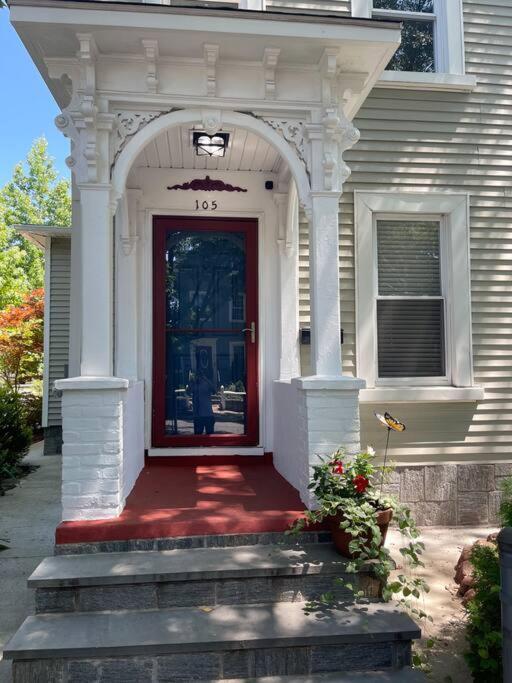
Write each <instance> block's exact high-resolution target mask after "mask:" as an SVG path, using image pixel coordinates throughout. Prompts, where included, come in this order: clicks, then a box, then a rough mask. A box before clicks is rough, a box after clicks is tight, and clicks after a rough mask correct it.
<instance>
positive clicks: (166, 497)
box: [56, 456, 304, 544]
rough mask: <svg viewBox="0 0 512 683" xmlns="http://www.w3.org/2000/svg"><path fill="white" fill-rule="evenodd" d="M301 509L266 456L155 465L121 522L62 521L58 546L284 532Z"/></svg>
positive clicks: (149, 463)
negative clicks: (64, 544) (96, 542)
mask: <svg viewBox="0 0 512 683" xmlns="http://www.w3.org/2000/svg"><path fill="white" fill-rule="evenodd" d="M303 510H304V505H303V503H302V502H301V500H300V497H299V494H298V492H297V491H296V490H295V489H294V488H293V487H292V486H291V485H290V484H289V483H288V482H287V481H286V480H285V479H283V477H281V475H280V474H279V473H278V472H277V471H276V470H275V469H274V467H273V465H272V460H271V457H267V456H265V457H250V456H244V457H242V456H241V457H237V456H225V457H219V456H216V457H207V456H206V457H198V458H191V457H181V458H180V457H175V458H153V459H148V460H147V461H146V466H145V467H144V469H143V470H142V472H141V473H140V475H139V478H138V479H137V482H136V484H135V486H134V488H133V491H132V492H131V493H130V495H129V496H128V499H127V501H126V507H125V509H124V510H123V512H122V514H121V515H120V517H117V518H115V519H109V520H88V521H78V522H62V523H61V524H59V526H58V527H57V531H56V543H57V544H63V543H87V542H95V541H114V540H120V541H123V540H129V539H147V538H165V537H178V536H202V535H215V534H245V533H247V534H251V533H265V532H283V531H285V530H286V529H288V528H289V525H290V523H291V522H293V520H294V519H296V518H297V516H299V515H300V514H301V513H302V512H303Z"/></svg>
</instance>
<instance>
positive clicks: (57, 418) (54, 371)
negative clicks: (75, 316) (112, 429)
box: [45, 237, 71, 427]
mask: <svg viewBox="0 0 512 683" xmlns="http://www.w3.org/2000/svg"><path fill="white" fill-rule="evenodd" d="M70 262H71V240H70V239H67V238H58V237H52V241H51V248H50V264H47V265H46V267H49V268H50V302H49V305H50V352H49V355H50V357H49V358H48V359H47V360H46V359H45V362H48V363H49V369H48V384H49V386H48V426H49V427H52V426H56V425H60V424H62V416H61V399H60V397H59V395H58V394H57V393H56V392H55V391H53V384H54V382H55V380H56V379H62V378H64V377H66V376H67V369H68V358H69V292H70Z"/></svg>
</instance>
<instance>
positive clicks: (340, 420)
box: [292, 376, 366, 507]
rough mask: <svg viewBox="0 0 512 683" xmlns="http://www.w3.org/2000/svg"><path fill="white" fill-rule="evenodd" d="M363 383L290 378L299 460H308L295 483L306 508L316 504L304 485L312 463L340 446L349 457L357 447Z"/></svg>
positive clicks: (346, 380)
mask: <svg viewBox="0 0 512 683" xmlns="http://www.w3.org/2000/svg"><path fill="white" fill-rule="evenodd" d="M365 386H366V382H365V381H364V380H362V379H354V378H352V377H337V378H329V377H324V378H322V377H318V376H316V377H297V378H295V379H293V380H292V387H295V388H296V390H297V404H298V412H297V418H298V419H297V431H298V434H299V442H300V444H301V450H302V452H301V453H300V454H299V457H298V460H302V461H304V460H305V461H306V462H307V467H306V468H302V467H301V472H302V473H303V474H302V476H299V478H298V480H296V482H295V485H296V486H297V487H298V489H299V493H300V496H301V499H302V501H303V502H304V503H305V504H306V505H307V506H308V507H314V504H315V501H314V497H313V496H312V495H311V492H310V491H309V490H308V488H307V486H308V483H309V481H310V480H311V475H312V473H313V466H314V465H316V464H317V463H318V462H320V459H321V458H322V457H323V456H328V455H330V454H331V453H333V452H334V451H336V450H337V449H338V448H340V447H342V448H344V449H345V451H346V453H347V456H349V457H350V456H353V455H355V454H356V453H357V452H358V451H359V449H360V420H359V391H360V390H361V389H364V387H365Z"/></svg>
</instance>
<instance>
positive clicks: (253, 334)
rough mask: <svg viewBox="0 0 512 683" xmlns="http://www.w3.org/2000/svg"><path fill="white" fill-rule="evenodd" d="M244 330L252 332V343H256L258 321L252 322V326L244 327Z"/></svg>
mask: <svg viewBox="0 0 512 683" xmlns="http://www.w3.org/2000/svg"><path fill="white" fill-rule="evenodd" d="M242 332H250V333H251V343H252V344H255V343H256V323H255V322H254V320H253V322H252V323H251V326H250V327H244V329H243V330H242Z"/></svg>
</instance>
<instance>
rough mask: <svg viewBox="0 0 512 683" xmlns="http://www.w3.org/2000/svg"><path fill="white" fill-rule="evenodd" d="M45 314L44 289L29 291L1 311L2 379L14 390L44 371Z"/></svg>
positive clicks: (0, 368)
mask: <svg viewBox="0 0 512 683" xmlns="http://www.w3.org/2000/svg"><path fill="white" fill-rule="evenodd" d="M43 318H44V291H43V290H42V289H35V290H34V291H32V292H30V293H29V294H26V295H25V297H24V300H23V302H22V303H21V304H20V305H19V306H8V307H7V308H6V309H5V310H3V311H0V379H1V380H3V382H4V383H5V384H6V385H7V386H8V387H9V389H11V390H12V391H15V392H18V390H19V387H20V385H21V384H23V383H25V382H28V381H30V380H32V379H34V378H36V377H40V375H41V366H42V359H43V328H44V323H43Z"/></svg>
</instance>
